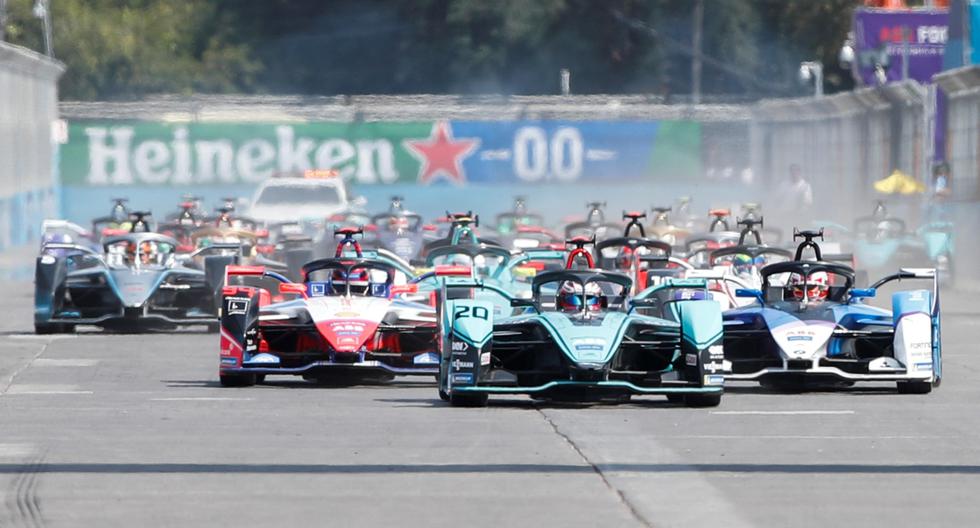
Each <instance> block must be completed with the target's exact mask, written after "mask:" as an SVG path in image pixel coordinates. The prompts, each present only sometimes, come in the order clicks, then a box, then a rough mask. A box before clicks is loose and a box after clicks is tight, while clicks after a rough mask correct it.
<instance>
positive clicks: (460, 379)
mask: <svg viewBox="0 0 980 528" xmlns="http://www.w3.org/2000/svg"><path fill="white" fill-rule="evenodd" d="M453 383H465V384H472V383H473V375H472V374H453Z"/></svg>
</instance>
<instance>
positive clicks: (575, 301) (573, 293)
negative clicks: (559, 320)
mask: <svg viewBox="0 0 980 528" xmlns="http://www.w3.org/2000/svg"><path fill="white" fill-rule="evenodd" d="M582 297H583V295H582V284H581V283H578V282H575V281H565V282H564V283H563V284H562V285H561V287H560V288H559V289H558V298H557V299H556V302H555V304H556V305H557V306H558V309H559V310H560V311H562V312H566V313H575V312H580V311H582ZM604 301H605V295H603V294H602V288H601V287H599V285H598V284H596V283H594V282H590V283H588V284H586V285H585V307H586V310H587V311H589V312H598V311H599V310H601V309H602V307H603V305H604V304H605V302H604Z"/></svg>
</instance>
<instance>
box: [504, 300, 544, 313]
mask: <svg viewBox="0 0 980 528" xmlns="http://www.w3.org/2000/svg"><path fill="white" fill-rule="evenodd" d="M510 307H511V308H534V309H535V311H537V309H538V307H537V306H536V305H535V304H534V301H532V300H531V299H511V300H510Z"/></svg>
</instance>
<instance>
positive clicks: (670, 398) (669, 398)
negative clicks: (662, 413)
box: [667, 394, 684, 404]
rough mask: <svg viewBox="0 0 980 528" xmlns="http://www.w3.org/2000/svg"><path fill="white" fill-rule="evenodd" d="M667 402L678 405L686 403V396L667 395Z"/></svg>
mask: <svg viewBox="0 0 980 528" xmlns="http://www.w3.org/2000/svg"><path fill="white" fill-rule="evenodd" d="M667 401H668V402H670V403H677V404H681V403H684V395H683V394H668V395H667Z"/></svg>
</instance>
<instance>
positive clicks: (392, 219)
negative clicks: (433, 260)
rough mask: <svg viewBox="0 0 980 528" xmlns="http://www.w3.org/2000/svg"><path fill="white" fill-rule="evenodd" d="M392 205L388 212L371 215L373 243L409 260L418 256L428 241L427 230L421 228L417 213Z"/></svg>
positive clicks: (420, 219)
mask: <svg viewBox="0 0 980 528" xmlns="http://www.w3.org/2000/svg"><path fill="white" fill-rule="evenodd" d="M401 205H402V202H401V200H399V201H398V206H399V208H398V209H395V208H394V207H392V209H391V210H390V211H389V212H386V213H381V214H377V215H374V216H373V217H371V225H372V226H374V227H375V229H376V232H375V240H376V242H375V244H376V245H377V246H378V247H379V248H384V249H387V250H388V251H391V252H392V253H394V254H396V255H398V256H399V257H401V258H403V259H405V260H407V261H409V262H411V261H413V260H415V259H416V258H418V256H419V253H421V251H422V246H423V244H425V243H426V242H427V241H428V237H427V232H426V231H425V230H424V229H423V228H422V227H423V225H424V222H423V221H422V217H421V216H420V215H418V214H417V213H413V212H411V211H407V210H405V209H402V208H401Z"/></svg>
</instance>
